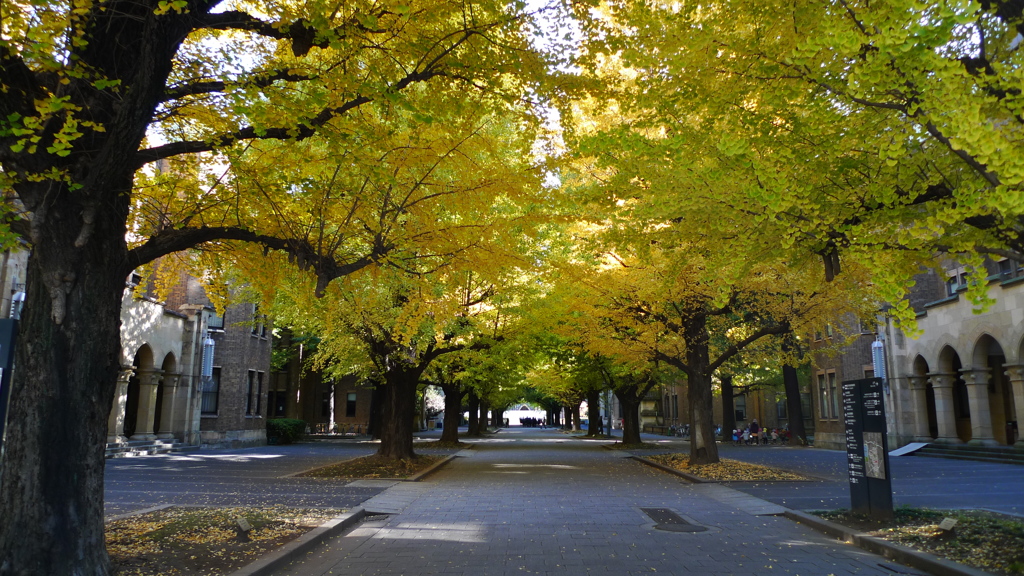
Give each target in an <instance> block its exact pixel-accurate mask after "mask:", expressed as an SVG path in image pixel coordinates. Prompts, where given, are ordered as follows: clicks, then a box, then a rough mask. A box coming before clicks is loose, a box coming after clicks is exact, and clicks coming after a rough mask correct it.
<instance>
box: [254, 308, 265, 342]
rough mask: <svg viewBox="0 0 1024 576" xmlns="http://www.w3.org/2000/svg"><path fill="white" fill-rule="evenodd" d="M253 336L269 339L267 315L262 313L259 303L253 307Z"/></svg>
mask: <svg viewBox="0 0 1024 576" xmlns="http://www.w3.org/2000/svg"><path fill="white" fill-rule="evenodd" d="M252 335H253V336H259V337H260V338H266V337H267V315H266V314H263V313H261V312H260V305H259V303H257V304H253V305H252Z"/></svg>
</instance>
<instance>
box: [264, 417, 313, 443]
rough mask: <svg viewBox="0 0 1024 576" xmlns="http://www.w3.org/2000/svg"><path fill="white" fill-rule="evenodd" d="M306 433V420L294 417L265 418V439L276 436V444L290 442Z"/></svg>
mask: <svg viewBox="0 0 1024 576" xmlns="http://www.w3.org/2000/svg"><path fill="white" fill-rule="evenodd" d="M305 434H306V421H305V420H297V419H295V418H273V419H271V420H267V440H268V441H271V442H272V440H270V439H271V438H277V443H278V444H291V443H292V442H295V441H296V440H300V439H301V438H302V437H303V436H304V435H305Z"/></svg>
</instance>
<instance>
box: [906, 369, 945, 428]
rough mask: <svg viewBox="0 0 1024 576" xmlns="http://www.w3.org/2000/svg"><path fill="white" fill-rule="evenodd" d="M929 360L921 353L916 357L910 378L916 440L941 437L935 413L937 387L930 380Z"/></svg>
mask: <svg viewBox="0 0 1024 576" xmlns="http://www.w3.org/2000/svg"><path fill="white" fill-rule="evenodd" d="M928 373H929V368H928V361H927V360H925V358H924V356H921V355H920V354H918V355H917V357H916V358H914V362H913V365H912V371H911V376H910V378H909V380H910V391H911V394H912V395H913V406H914V419H915V421H916V423H917V427H916V428H915V430H914V435H915V440H916V441H918V442H931V441H932V440H934V439H935V438H938V437H939V419H938V416H937V414H936V413H935V387H934V386H932V383H931V382H929V381H928Z"/></svg>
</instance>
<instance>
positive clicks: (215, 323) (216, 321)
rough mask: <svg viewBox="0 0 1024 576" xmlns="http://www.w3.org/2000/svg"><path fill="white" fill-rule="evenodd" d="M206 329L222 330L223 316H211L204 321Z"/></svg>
mask: <svg viewBox="0 0 1024 576" xmlns="http://www.w3.org/2000/svg"><path fill="white" fill-rule="evenodd" d="M206 327H207V328H209V329H210V330H224V316H223V315H220V314H213V315H211V316H210V317H209V318H208V319H207V320H206Z"/></svg>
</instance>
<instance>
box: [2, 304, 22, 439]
mask: <svg viewBox="0 0 1024 576" xmlns="http://www.w3.org/2000/svg"><path fill="white" fill-rule="evenodd" d="M17 337H18V321H17V320H0V454H2V453H3V446H4V436H6V434H7V404H8V402H9V401H10V399H11V373H12V372H13V371H14V343H15V340H17Z"/></svg>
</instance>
